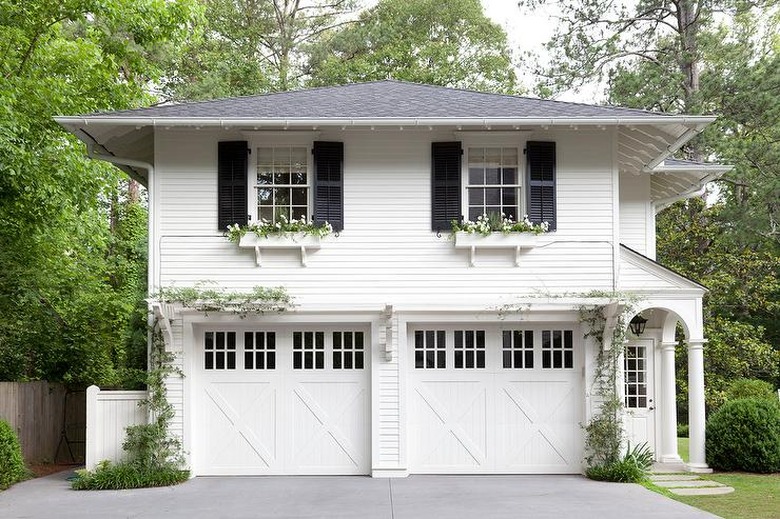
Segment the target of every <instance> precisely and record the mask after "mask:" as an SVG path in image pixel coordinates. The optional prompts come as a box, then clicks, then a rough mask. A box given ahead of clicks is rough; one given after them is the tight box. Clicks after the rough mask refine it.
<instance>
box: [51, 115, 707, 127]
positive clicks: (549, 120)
mask: <svg viewBox="0 0 780 519" xmlns="http://www.w3.org/2000/svg"><path fill="white" fill-rule="evenodd" d="M54 120H55V121H57V122H58V123H59V124H61V125H62V126H65V127H71V128H72V127H88V126H103V125H112V126H116V125H119V126H137V127H143V126H153V127H174V126H189V127H217V128H231V127H242V128H244V127H250V128H263V127H271V128H279V127H283V128H308V129H310V128H312V127H330V126H333V127H353V126H408V127H414V126H423V127H424V126H480V127H490V126H623V125H658V124H661V125H664V124H680V125H684V126H688V127H690V128H692V129H693V128H703V127H704V126H706V125H708V124H710V123H711V122H713V121H714V120H715V117H712V116H668V115H667V116H658V117H653V116H644V117H492V118H491V117H487V118H485V117H471V118H449V117H445V118H433V117H415V118H395V117H393V118H389V117H388V118H332V119H331V118H328V119H322V118H311V119H296V118H270V119H269V118H241V117H238V118H235V117H234V118H214V117H187V118H180V117H111V116H102V115H98V116H58V117H55V118H54ZM699 131H701V130H700V129H699Z"/></svg>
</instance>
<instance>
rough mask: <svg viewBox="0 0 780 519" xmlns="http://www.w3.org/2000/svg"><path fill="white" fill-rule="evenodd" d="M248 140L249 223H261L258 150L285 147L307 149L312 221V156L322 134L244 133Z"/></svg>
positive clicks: (289, 132)
mask: <svg viewBox="0 0 780 519" xmlns="http://www.w3.org/2000/svg"><path fill="white" fill-rule="evenodd" d="M242 133H243V135H244V136H245V137H246V138H247V139H248V145H249V149H250V150H251V151H250V154H249V165H248V167H247V175H248V176H249V178H248V179H247V205H248V206H249V207H248V208H247V214H248V215H249V222H250V223H255V222H258V221H259V218H258V214H257V149H258V148H263V147H265V148H283V147H296V148H303V147H305V148H306V175H307V179H308V180H307V182H306V185H305V186H301V187H306V188H307V189H308V190H309V192H308V199H307V202H306V203H307V205H308V211H307V212H308V217H309V219H311V218H312V217H313V216H314V215H313V211H314V203H313V202H314V177H313V175H314V157H313V156H312V150H313V149H314V141H316V140H318V139H319V138H320V132H314V131H285V132H272V131H247V132H242Z"/></svg>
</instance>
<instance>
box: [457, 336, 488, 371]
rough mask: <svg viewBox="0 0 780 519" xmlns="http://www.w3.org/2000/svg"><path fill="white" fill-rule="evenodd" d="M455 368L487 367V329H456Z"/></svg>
mask: <svg viewBox="0 0 780 519" xmlns="http://www.w3.org/2000/svg"><path fill="white" fill-rule="evenodd" d="M454 337H455V344H454V353H455V368H456V369H474V368H484V367H485V330H455V334H454Z"/></svg>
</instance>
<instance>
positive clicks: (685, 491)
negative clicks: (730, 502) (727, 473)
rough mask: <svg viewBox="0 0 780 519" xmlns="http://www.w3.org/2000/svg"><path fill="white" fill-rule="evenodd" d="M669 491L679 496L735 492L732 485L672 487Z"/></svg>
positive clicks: (715, 494)
mask: <svg viewBox="0 0 780 519" xmlns="http://www.w3.org/2000/svg"><path fill="white" fill-rule="evenodd" d="M669 492H671V493H672V494H677V495H678V496H717V495H722V494H731V493H732V492H734V489H733V488H732V487H727V486H722V487H704V488H670V489H669Z"/></svg>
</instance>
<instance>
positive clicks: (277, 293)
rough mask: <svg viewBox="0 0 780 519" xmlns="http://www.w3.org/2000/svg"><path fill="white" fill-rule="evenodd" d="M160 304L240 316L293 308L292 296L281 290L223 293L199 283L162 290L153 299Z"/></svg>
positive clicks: (222, 290) (203, 282)
mask: <svg viewBox="0 0 780 519" xmlns="http://www.w3.org/2000/svg"><path fill="white" fill-rule="evenodd" d="M154 299H155V300H157V301H159V302H162V303H172V304H180V305H182V306H183V307H185V308H191V309H193V310H198V311H201V312H206V313H208V312H230V313H233V314H236V315H239V316H240V317H246V316H247V315H249V314H264V313H266V312H284V311H286V310H288V309H289V308H291V307H292V305H293V300H292V297H290V295H289V294H288V293H287V290H286V289H285V288H284V287H274V288H267V287H259V286H256V287H254V288H253V289H252V290H251V291H249V292H235V291H228V290H224V289H223V288H221V287H219V286H218V285H216V284H214V283H211V282H207V281H201V282H199V283H196V284H195V286H192V287H168V288H163V289H162V290H160V292H159V293H158V294H157V295H156V296H154Z"/></svg>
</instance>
